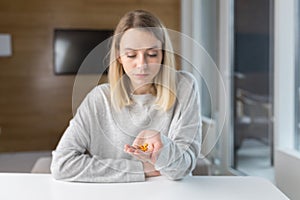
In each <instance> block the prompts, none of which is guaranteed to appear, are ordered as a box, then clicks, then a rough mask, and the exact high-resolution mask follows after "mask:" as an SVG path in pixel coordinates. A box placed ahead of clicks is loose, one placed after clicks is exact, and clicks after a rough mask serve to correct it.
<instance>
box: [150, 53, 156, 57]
mask: <svg viewBox="0 0 300 200" xmlns="http://www.w3.org/2000/svg"><path fill="white" fill-rule="evenodd" d="M148 56H149V57H156V56H157V53H149V54H148Z"/></svg>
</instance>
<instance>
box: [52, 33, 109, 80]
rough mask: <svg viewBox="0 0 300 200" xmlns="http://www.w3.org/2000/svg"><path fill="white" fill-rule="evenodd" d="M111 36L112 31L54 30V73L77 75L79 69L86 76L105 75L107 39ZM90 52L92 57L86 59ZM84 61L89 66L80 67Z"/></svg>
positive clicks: (107, 53) (107, 50)
mask: <svg viewBox="0 0 300 200" xmlns="http://www.w3.org/2000/svg"><path fill="white" fill-rule="evenodd" d="M112 35H113V30H82V29H55V30H54V38H53V40H54V41H53V46H54V47H53V61H54V73H55V74H56V75H66V74H77V73H78V72H79V68H80V72H81V73H86V74H95V73H106V72H107V70H106V69H107V66H108V65H107V64H108V62H107V61H108V58H109V49H110V44H109V42H108V41H109V40H107V39H109V38H110V37H111V36H112ZM104 41H105V42H104ZM99 44H101V45H99ZM96 47H97V48H96ZM97 49H98V50H97ZM92 51H93V54H94V56H90V58H89V59H86V58H87V56H88V55H90V53H91V52H92ZM86 60H88V62H87V63H89V64H85V65H82V64H83V61H86Z"/></svg>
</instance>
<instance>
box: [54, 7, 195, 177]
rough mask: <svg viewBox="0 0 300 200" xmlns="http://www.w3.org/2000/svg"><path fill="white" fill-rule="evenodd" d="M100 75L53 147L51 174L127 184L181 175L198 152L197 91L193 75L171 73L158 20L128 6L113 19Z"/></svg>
mask: <svg viewBox="0 0 300 200" xmlns="http://www.w3.org/2000/svg"><path fill="white" fill-rule="evenodd" d="M108 78H109V84H102V85H99V86H97V87H95V88H94V89H93V90H92V91H91V92H90V93H89V94H88V95H87V97H86V98H85V99H84V100H83V102H82V104H81V105H80V107H79V108H78V110H77V113H76V115H75V116H74V118H73V119H72V120H71V121H70V124H69V127H68V128H67V129H66V131H65V133H64V135H63V137H62V138H61V140H60V142H59V144H58V146H57V148H56V150H55V151H53V160H52V165H51V172H52V174H53V176H54V178H56V179H60V180H66V181H82V182H133V181H144V180H145V177H151V176H159V175H163V176H165V177H167V178H169V179H172V180H177V179H181V178H183V177H184V176H186V175H187V174H189V173H190V172H191V171H192V170H193V169H194V167H195V163H196V158H197V156H198V155H199V153H200V144H201V123H200V121H201V119H200V104H199V95H198V90H197V87H196V82H195V80H194V78H193V77H192V76H191V75H190V74H188V73H184V72H176V70H175V61H174V55H173V53H172V45H171V43H170V39H169V36H168V34H167V32H166V30H165V28H164V26H163V25H162V23H161V22H160V20H159V19H157V18H156V17H155V16H153V15H152V14H151V13H149V12H147V11H142V10H135V11H132V12H129V13H127V14H126V15H125V16H124V17H123V18H122V19H121V20H120V22H119V24H118V26H117V27H116V30H115V34H114V38H113V41H112V46H111V54H110V67H109V74H108Z"/></svg>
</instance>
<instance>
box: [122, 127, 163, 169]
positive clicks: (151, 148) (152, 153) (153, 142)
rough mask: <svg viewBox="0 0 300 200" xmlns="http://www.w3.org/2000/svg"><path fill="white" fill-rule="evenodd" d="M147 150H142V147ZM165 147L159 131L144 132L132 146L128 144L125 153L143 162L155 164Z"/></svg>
mask: <svg viewBox="0 0 300 200" xmlns="http://www.w3.org/2000/svg"><path fill="white" fill-rule="evenodd" d="M146 144H147V148H146V149H144V151H143V150H142V148H141V146H143V145H146ZM162 147H163V143H162V141H161V136H160V133H159V132H158V131H154V130H144V131H142V132H140V133H139V134H138V136H137V137H136V139H135V140H134V141H133V144H132V145H129V144H126V145H125V146H124V151H125V152H127V153H129V154H131V155H133V156H135V157H136V158H138V159H139V160H141V161H143V162H150V163H152V164H155V162H156V159H157V156H158V154H159V151H160V150H161V148H162Z"/></svg>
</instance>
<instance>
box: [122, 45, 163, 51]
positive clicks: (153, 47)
mask: <svg viewBox="0 0 300 200" xmlns="http://www.w3.org/2000/svg"><path fill="white" fill-rule="evenodd" d="M152 49H159V48H158V46H157V45H155V46H152V47H150V48H147V49H146V50H152ZM125 50H131V51H136V50H139V49H133V48H130V47H126V48H125Z"/></svg>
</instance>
